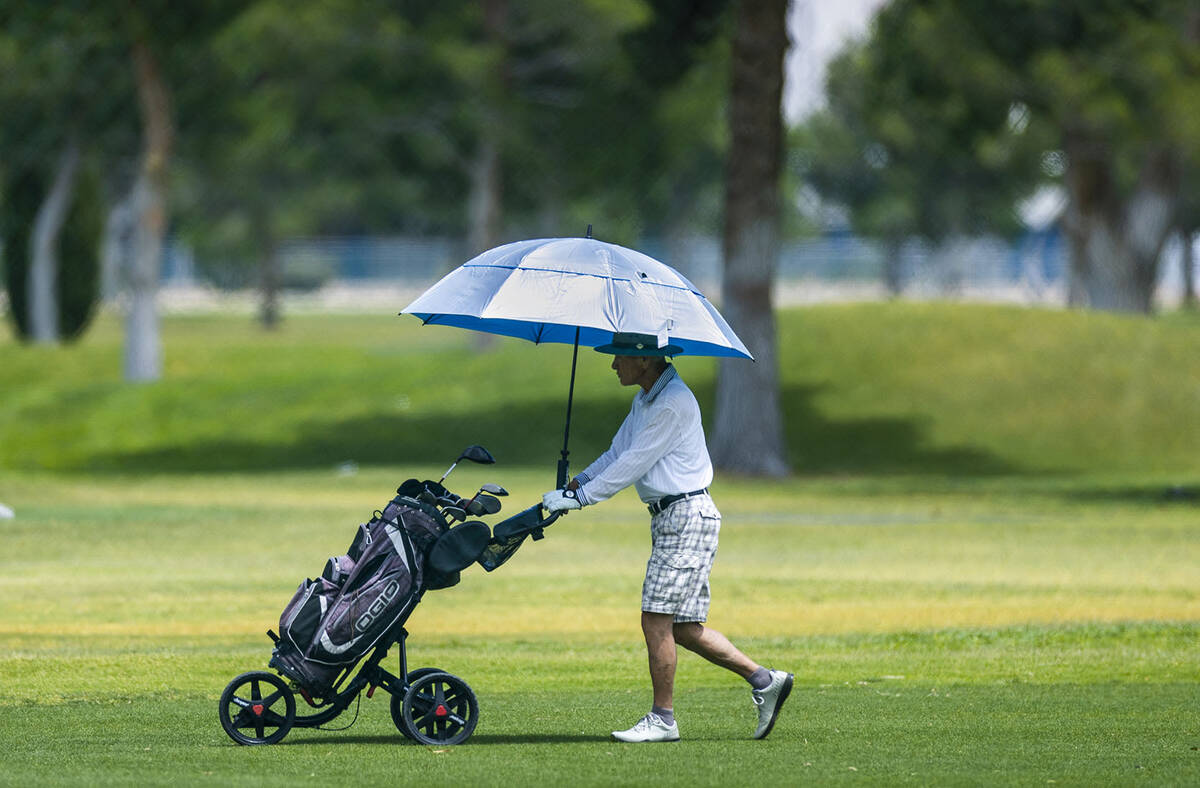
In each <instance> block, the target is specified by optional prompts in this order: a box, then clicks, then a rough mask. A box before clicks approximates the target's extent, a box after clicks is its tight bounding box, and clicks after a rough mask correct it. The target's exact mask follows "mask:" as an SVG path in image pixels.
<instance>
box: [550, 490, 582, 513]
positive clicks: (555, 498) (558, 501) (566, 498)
mask: <svg viewBox="0 0 1200 788" xmlns="http://www.w3.org/2000/svg"><path fill="white" fill-rule="evenodd" d="M542 506H544V507H546V510H547V511H549V512H565V511H568V510H570V509H578V508H579V501H578V500H577V499H576V498H575V491H574V490H551V491H550V492H548V493H546V494H545V495H543V496H542Z"/></svg>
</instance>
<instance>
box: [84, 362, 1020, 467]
mask: <svg viewBox="0 0 1200 788" xmlns="http://www.w3.org/2000/svg"><path fill="white" fill-rule="evenodd" d="M695 390H696V395H697V398H698V399H699V401H700V403H701V406H702V408H703V410H704V412H705V413H706V414H708V415H709V416H711V412H712V401H713V391H712V385H711V384H701V385H699V386H697V387H696V389H695ZM819 391H820V389H819V388H818V387H814V386H790V387H788V388H786V389H785V390H784V391H783V392H782V401H783V403H784V420H785V425H786V439H787V444H788V447H789V454H790V457H789V459H790V461H791V463H792V469H793V471H794V472H795V473H798V474H812V475H820V474H852V473H862V474H905V475H910V474H915V475H920V474H936V475H961V476H973V475H994V474H1005V473H1013V472H1016V471H1018V470H1019V469H1017V468H1014V467H1013V466H1012V465H1010V464H1009V463H1007V462H1005V461H1003V460H1001V459H1000V458H997V457H995V456H993V455H991V454H989V453H988V452H986V451H984V450H982V449H979V448H976V447H971V446H956V447H935V446H932V445H930V442H929V439H928V433H929V427H930V425H929V423H928V421H927V420H922V419H917V418H864V419H832V418H829V417H827V416H825V415H824V414H822V413H821V412H820V410H819V409H818V408H817V407H816V406H815V405H814V404H813V400H814V397H815V395H816V394H817V393H819ZM628 407H629V405H628V400H627V399H618V398H599V397H597V398H586V397H584V398H578V397H577V398H576V401H575V404H574V409H573V415H572V424H571V432H570V451H571V460H572V469H573V470H575V471H578V470H582V469H583V467H584V466H585V465H587V464H588V463H590V462H591V460H592V459H593V458H594V457H596V456H597V455H598V454H599V453H601V452H603V451H604V450H605V449H606V448H607V447H608V445H609V442H610V441H611V439H612V436H613V434H614V433H615V432H616V430H617V427H618V426H620V424H621V421H622V419H624V417H625V415H626V413H627V412H628ZM565 414H566V403H565V402H563V401H562V400H561V399H557V398H547V399H544V400H536V401H524V402H515V403H512V404H508V405H504V406H494V407H491V408H488V409H484V410H479V411H474V412H468V413H462V412H459V411H449V410H447V411H446V412H427V413H421V414H402V413H387V414H384V413H378V414H373V415H369V416H360V417H354V418H346V419H337V418H330V419H328V420H321V421H310V422H308V423H305V424H303V425H301V427H300V429H299V430H298V431H297V433H296V434H295V437H294V438H293V439H291V440H287V441H277V442H257V441H252V440H239V439H237V438H228V439H223V438H222V439H213V440H209V441H190V442H188V443H187V444H185V445H179V446H162V447H156V448H152V449H147V450H138V451H114V452H107V453H99V454H95V455H92V456H91V457H89V458H87V459H86V460H85V461H83V462H81V466H83V468H81V469H86V470H90V471H100V472H105V471H108V472H122V473H124V472H131V473H144V472H155V473H194V472H205V471H213V472H219V471H225V472H228V471H236V472H267V471H271V472H274V471H281V470H302V469H313V468H333V467H335V466H337V465H338V464H340V463H343V462H353V463H356V464H357V465H359V466H385V465H414V464H422V465H423V464H433V465H440V464H442V463H446V464H449V463H450V462H451V461H453V459H454V457H455V456H457V454H458V452H459V451H460V450H461V449H462V448H463V447H464V446H467V445H470V444H472V443H480V444H483V445H484V446H486V447H487V448H488V449H489V450H490V451H491V452H492V454H493V455H494V456H495V457H496V460H497V462H499V463H501V464H502V465H505V466H542V467H545V468H546V469H547V470H548V472H553V468H554V466H555V463H556V462H557V461H558V459H559V455H560V451H561V448H562V440H563V426H564V421H565ZM706 425H707V426H711V418H710V419H708V420H707V421H706Z"/></svg>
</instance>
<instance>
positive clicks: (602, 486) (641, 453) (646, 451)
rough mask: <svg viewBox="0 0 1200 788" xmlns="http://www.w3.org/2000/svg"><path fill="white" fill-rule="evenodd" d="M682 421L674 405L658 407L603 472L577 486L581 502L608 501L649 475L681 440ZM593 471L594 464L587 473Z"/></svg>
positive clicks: (577, 495) (576, 489)
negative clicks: (680, 424) (655, 465)
mask: <svg viewBox="0 0 1200 788" xmlns="http://www.w3.org/2000/svg"><path fill="white" fill-rule="evenodd" d="M679 422H680V417H679V415H678V414H677V413H676V412H675V410H674V409H673V408H671V407H669V406H668V407H662V408H659V409H656V411H655V412H654V414H653V415H652V416H651V418H650V419H649V420H648V421H647V422H646V423H645V425H644V426H643V427H642V429H641V430H640V431H639V432H638V433H637V434H636V435H631V436H630V438H631V440H630V441H629V443H628V444H627V448H625V450H624V451H621V452H620V453H619V454H616V456H614V457H613V458H612V459H611V461H610V462H609V463H608V464H607V466H606V467H605V468H604V469H603V470H602V471H601V472H599V473H597V474H596V475H595V476H590V475H589V476H586V477H584V478H583V479H582V480H580V481H579V484H578V486H577V487H576V488H575V492H576V497H577V498H578V500H579V502H580V503H581V504H583V505H584V506H587V505H590V504H594V503H600V502H601V501H605V500H608V499H609V498H611V497H613V496H614V495H616V494H617V493H618V492H620V491H621V490H624V489H625V488H626V487H628V486H629V485H631V484H633V483H634V482H636V481H637V480H638V479H640V478H642V477H643V476H645V475H646V472H647V471H649V470H650V469H651V468H652V467H654V464H655V463H656V462H658V461H659V460H661V459H662V458H663V457H664V456H666V454H667V452H668V451H670V450H671V447H672V446H674V445H675V442H676V441H677V440H678V439H679ZM624 426H625V425H622V428H624ZM613 444H614V446H616V445H617V442H616V441H615V440H614V441H613ZM610 451H611V450H610ZM607 453H608V452H606V454H607ZM593 465H594V464H593ZM591 470H592V466H589V467H588V471H586V472H585V473H588V472H590V471H591ZM582 475H583V474H581V476H582ZM577 478H578V477H577Z"/></svg>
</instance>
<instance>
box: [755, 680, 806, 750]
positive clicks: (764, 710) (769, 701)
mask: <svg viewBox="0 0 1200 788" xmlns="http://www.w3.org/2000/svg"><path fill="white" fill-rule="evenodd" d="M794 678H795V677H794V676H793V675H792V674H791V673H786V672H784V671H782V670H772V671H771V683H770V684H768V685H767V686H766V687H764V688H763V689H760V690H750V695H751V696H752V697H753V698H754V705H755V706H757V707H758V728H757V730H755V731H754V738H756V739H765V738H767V734H768V733H770V732H771V729H772V728H774V727H775V720H776V719H778V718H779V710H780V709H782V708H783V702H784V701H785V700H787V697H788V695H790V694H791V692H792V680H793V679H794Z"/></svg>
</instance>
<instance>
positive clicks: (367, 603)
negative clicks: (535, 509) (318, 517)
mask: <svg viewBox="0 0 1200 788" xmlns="http://www.w3.org/2000/svg"><path fill="white" fill-rule="evenodd" d="M408 486H409V483H407V482H406V484H405V486H402V487H401V488H400V489H399V490H398V491H397V492H398V493H400V494H398V495H397V496H396V497H395V498H394V499H392V501H391V502H390V503H389V504H388V505H387V506H386V507H385V508H384V510H383V511H382V512H379V511H377V512H376V513H375V516H374V517H372V518H371V521H370V522H367V523H363V524H362V525H360V526H359V527H358V531H357V533H356V534H355V536H354V540H353V542H352V543H351V545H350V548H349V549H348V550H347V551H346V554H345V555H339V556H334V557H333V558H330V559H329V561H328V562H327V563H326V565H325V570H324V571H323V572H322V573H321V576H320V577H318V578H316V579H315V580H308V579H306V580H305V581H304V582H302V583H301V584H300V587H299V589H297V590H296V594H295V596H293V597H292V600H291V602H289V603H288V605H287V607H285V608H284V610H283V614H282V615H281V616H280V618H279V628H280V636H279V639H278V640H277V641H276V645H275V650H274V652H273V654H272V656H271V662H270V664H271V667H273V668H275V669H277V670H278V671H279V672H280V673H283V674H284V675H285V676H287V677H288V678H290V679H291V680H292V681H294V682H296V684H298V685H299V686H300V688H301V689H303V690H304V691H305V692H307V693H308V694H309V695H310V696H313V697H323V696H325V695H327V694H328V693H329V692H330V690H332V689H333V687H334V684H335V682H336V681H337V679H338V676H339V675H340V674H341V673H342V672H343V671H344V670H345V669H346V668H349V667H352V666H353V665H354V664H355V663H356V662H357V661H358V660H359V659H360V658H361V657H362V656H363V655H364V654H366V653H367V652H368V651H369V650H370V649H371V648H372V647H373V646H375V645H376V644H377V643H378V642H379V640H380V639H381V638H383V637H384V636H385V635H387V634H388V633H389V632H390V631H391V630H392V629H393V627H394V626H395V625H396V624H397V623H402V621H403V620H406V619H407V617H408V615H409V613H411V612H412V609H413V608H414V607H415V606H416V604H417V602H419V601H420V599H421V595H422V593H423V592H424V591H425V590H426V589H428V588H445V587H447V586H450V585H454V584H455V583H457V582H458V573H457V572H455V573H453V575H449V576H448V575H445V574H444V573H439V572H437V571H436V570H433V569H432V568H431V567H428V566H427V564H426V560H425V559H426V556H427V555H428V553H429V550H430V548H431V547H432V545H433V544H434V543H435V542H436V541H437V539H438V537H439V536H441V535H442V534H443V533H445V532H446V530H447V525H446V521H445V519H444V518H443V517H442V515H441V514H440V513H439V512H438V511H437V510H436V509H435V508H434V507H432V506H429V505H428V504H426V503H424V502H421V501H417V500H416V499H414V498H411V497H408V496H406V495H404V494H403V493H405V492H410V491H411V490H409V489H406V487H408Z"/></svg>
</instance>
